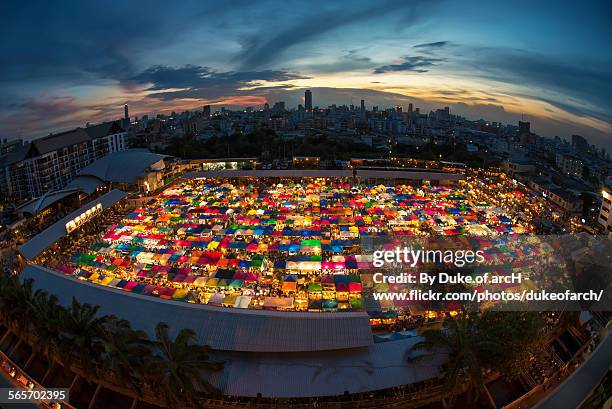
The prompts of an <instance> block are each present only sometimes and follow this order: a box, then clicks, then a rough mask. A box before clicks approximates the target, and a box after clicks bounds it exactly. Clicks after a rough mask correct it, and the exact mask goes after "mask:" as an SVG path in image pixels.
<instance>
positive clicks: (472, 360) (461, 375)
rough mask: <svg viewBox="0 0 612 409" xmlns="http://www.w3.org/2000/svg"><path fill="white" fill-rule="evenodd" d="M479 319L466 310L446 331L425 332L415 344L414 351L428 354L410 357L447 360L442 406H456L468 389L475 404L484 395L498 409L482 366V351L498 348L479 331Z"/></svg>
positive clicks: (450, 321)
mask: <svg viewBox="0 0 612 409" xmlns="http://www.w3.org/2000/svg"><path fill="white" fill-rule="evenodd" d="M479 320H480V316H479V314H478V313H476V312H473V313H472V312H467V311H465V310H464V311H463V314H461V315H460V316H459V317H458V318H449V319H447V321H446V328H445V329H444V330H442V331H440V330H428V331H425V332H424V333H423V337H424V340H423V341H421V342H419V343H417V344H416V345H414V347H413V348H412V351H425V353H424V354H420V355H418V356H415V357H412V358H409V359H410V360H421V359H423V358H424V357H426V356H430V355H434V354H443V355H445V356H446V358H447V360H446V362H445V364H444V366H443V368H442V371H443V376H444V384H443V387H442V404H443V405H444V407H445V408H450V407H453V405H454V402H455V399H456V396H457V395H458V394H460V393H461V392H462V391H463V388H467V392H468V395H470V396H471V397H472V399H473V401H474V402H476V401H477V400H478V398H479V397H480V394H481V393H482V392H484V394H485V396H486V398H487V401H488V403H489V405H490V406H491V407H492V408H496V405H495V402H494V401H493V398H492V397H491V395H490V394H489V393H488V390H487V388H486V385H485V377H484V371H483V367H482V365H481V363H480V359H479V358H480V355H481V351H482V350H489V349H490V348H494V347H495V340H494V339H491V337H489V336H487V334H482V333H481V332H480V331H479V325H478V323H479Z"/></svg>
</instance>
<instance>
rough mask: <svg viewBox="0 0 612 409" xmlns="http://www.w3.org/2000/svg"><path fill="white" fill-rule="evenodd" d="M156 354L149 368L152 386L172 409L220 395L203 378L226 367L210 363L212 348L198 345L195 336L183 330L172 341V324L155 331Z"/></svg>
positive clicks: (218, 363) (191, 332)
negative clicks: (202, 397) (213, 395)
mask: <svg viewBox="0 0 612 409" xmlns="http://www.w3.org/2000/svg"><path fill="white" fill-rule="evenodd" d="M155 336H156V339H155V351H154V355H153V357H152V358H151V359H150V361H149V364H148V365H147V370H146V374H147V380H148V384H149V386H150V387H151V388H152V389H153V390H155V391H159V392H161V395H162V396H163V399H164V401H165V403H166V405H168V406H169V407H179V406H180V405H182V404H185V403H190V404H194V403H195V402H197V399H198V395H199V393H200V392H205V393H208V394H217V393H219V391H218V390H217V389H216V388H215V387H213V386H212V385H211V384H210V383H209V382H208V381H207V380H205V379H204V378H203V372H214V371H219V370H221V369H222V368H223V363H221V362H212V361H210V359H209V356H208V355H209V348H208V347H206V346H201V345H196V344H194V340H195V338H196V335H195V332H194V331H193V330H191V329H182V330H181V331H180V332H179V333H178V335H177V336H176V338H175V339H174V340H172V339H171V338H170V336H169V334H168V324H166V323H163V322H160V323H159V324H157V326H156V327H155Z"/></svg>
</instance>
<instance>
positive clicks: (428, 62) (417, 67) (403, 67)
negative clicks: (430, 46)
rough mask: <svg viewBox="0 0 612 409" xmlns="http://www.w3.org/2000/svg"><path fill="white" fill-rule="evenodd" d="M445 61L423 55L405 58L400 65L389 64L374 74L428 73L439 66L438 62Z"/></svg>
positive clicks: (379, 68) (376, 70)
mask: <svg viewBox="0 0 612 409" xmlns="http://www.w3.org/2000/svg"><path fill="white" fill-rule="evenodd" d="M441 61H444V59H443V58H431V57H425V56H422V55H417V56H412V57H410V56H407V57H404V62H402V63H399V64H389V65H383V66H381V67H378V68H376V69H375V70H374V74H384V73H385V72H393V71H411V72H427V71H429V68H431V67H433V66H435V65H437V63H438V62H441Z"/></svg>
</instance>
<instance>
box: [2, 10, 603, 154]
mask: <svg viewBox="0 0 612 409" xmlns="http://www.w3.org/2000/svg"><path fill="white" fill-rule="evenodd" d="M487 4H488V3H487ZM589 6H590V7H581V8H576V7H575V4H573V3H570V2H562V3H558V2H554V3H552V2H539V3H538V4H536V5H529V4H527V3H521V2H514V3H513V4H511V5H510V4H499V5H496V7H490V6H486V5H485V3H481V2H473V3H471V4H469V5H466V4H460V3H459V2H454V1H433V2H424V1H414V2H392V1H387V2H383V3H377V4H375V5H372V4H369V3H365V2H363V3H360V2H357V3H351V4H350V5H349V4H345V3H342V2H334V3H333V4H328V3H321V4H320V5H319V6H318V7H315V8H312V9H305V8H303V7H300V4H298V3H295V4H294V3H291V2H283V3H277V2H264V3H258V4H257V5H254V4H250V3H246V2H244V3H243V2H236V3H232V4H215V3H208V2H204V3H193V4H190V3H181V4H178V5H176V6H175V7H173V8H172V9H168V8H167V7H166V5H162V4H158V5H155V4H150V3H146V4H145V3H142V4H138V3H131V4H130V5H119V4H110V5H108V4H104V5H102V4H97V5H96V4H79V5H78V6H76V5H73V6H71V5H68V4H66V5H64V6H63V7H62V8H57V7H54V6H53V5H47V4H45V3H41V4H39V5H38V6H36V7H34V8H32V9H29V10H24V9H23V8H22V7H20V6H18V5H14V4H12V5H11V4H5V5H3V6H2V7H3V8H4V9H5V12H6V13H7V15H11V16H12V18H11V19H9V20H8V21H7V24H6V25H5V26H4V27H3V28H2V29H1V30H2V31H3V34H4V35H5V37H6V38H14V39H16V40H14V41H6V42H4V43H3V45H2V46H1V47H2V49H3V51H4V55H11V56H13V58H11V59H10V62H8V63H7V64H3V66H2V68H0V78H2V83H3V85H2V87H1V89H0V96H1V97H2V98H1V99H2V103H1V104H0V119H1V124H2V125H0V136H1V137H2V138H9V139H13V138H16V137H24V138H31V137H37V136H43V135H45V134H48V133H49V132H56V131H60V130H62V129H67V128H71V127H75V126H82V125H84V124H85V123H86V122H92V123H95V122H100V121H102V120H107V119H113V118H120V117H121V116H122V112H121V110H122V106H123V104H124V103H129V105H130V113H131V115H142V114H147V113H148V114H152V113H169V112H171V111H182V110H185V109H194V108H197V107H201V106H202V105H213V106H225V107H229V108H238V107H244V106H254V107H260V106H262V105H263V104H264V103H265V102H268V103H270V105H272V104H273V103H274V102H277V101H286V102H287V106H288V107H293V106H296V105H297V104H300V103H301V104H302V105H304V103H305V101H304V91H305V90H306V89H310V90H312V93H313V106H320V107H325V106H327V105H330V104H333V103H336V104H338V105H342V104H346V105H349V104H351V103H353V104H355V105H358V104H359V101H360V100H361V99H365V100H366V104H367V105H368V108H371V107H372V106H373V105H379V106H380V107H381V108H382V107H391V106H395V105H400V106H404V107H407V106H408V104H409V103H413V105H414V106H415V107H421V109H422V111H424V112H428V111H429V110H430V109H435V108H440V107H443V106H450V109H451V111H452V112H454V113H457V114H459V115H462V116H465V117H467V118H469V119H478V118H484V119H487V120H490V121H502V122H505V123H516V122H517V121H518V120H519V119H520V118H521V117H522V116H523V115H524V117H525V120H529V121H530V122H531V123H532V128H533V130H534V131H535V132H536V133H538V134H541V135H544V136H554V135H559V136H561V137H564V138H566V139H568V138H569V137H570V135H571V134H573V133H579V134H582V135H584V136H585V137H587V138H588V140H589V142H590V143H595V144H597V145H598V146H602V147H606V148H609V147H610V146H611V143H612V138H611V136H612V125H611V122H612V121H611V117H610V114H609V112H610V109H611V108H612V101H611V98H610V95H612V92H611V89H610V87H611V85H610V84H612V77H611V74H610V72H609V71H610V70H609V68H607V67H609V66H610V62H612V61H610V54H609V52H607V51H608V50H609V46H610V38H612V36H611V35H610V34H611V32H610V31H611V29H610V26H609V25H608V24H607V19H608V17H607V16H609V15H610V6H609V5H607V4H606V3H604V2H590V3H589ZM576 19H580V20H581V21H582V22H584V23H585V24H579V25H578V24H573V23H572V22H573V21H575V20H576ZM32 24H35V26H36V27H37V28H38V29H37V30H30V29H28V27H32ZM364 26H367V28H368V29H367V30H363V27H364ZM468 27H469V29H468Z"/></svg>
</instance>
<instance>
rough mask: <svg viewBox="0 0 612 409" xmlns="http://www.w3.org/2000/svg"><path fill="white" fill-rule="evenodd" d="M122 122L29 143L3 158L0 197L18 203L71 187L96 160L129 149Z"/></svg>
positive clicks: (75, 130)
mask: <svg viewBox="0 0 612 409" xmlns="http://www.w3.org/2000/svg"><path fill="white" fill-rule="evenodd" d="M127 147H128V135H127V132H126V131H125V130H124V128H123V127H122V126H121V125H120V124H119V122H106V123H102V124H99V125H93V126H87V127H85V128H76V129H73V130H70V131H66V132H61V133H58V134H52V135H49V136H46V137H44V138H40V139H36V140H34V141H32V142H28V143H26V144H24V145H22V146H20V147H19V148H17V149H14V150H13V151H11V152H9V153H8V154H6V155H3V156H1V157H0V193H1V194H2V197H3V200H5V201H15V202H19V201H22V200H24V199H29V198H33V197H38V196H42V195H43V194H44V193H45V192H48V191H51V190H58V189H61V188H62V187H64V186H65V185H66V184H68V183H69V182H70V181H71V180H72V179H74V177H75V176H76V175H77V172H78V171H79V170H80V169H82V168H84V167H85V166H87V165H89V164H91V163H92V162H94V161H95V160H97V159H100V158H102V157H103V156H105V155H107V154H109V153H112V152H119V151H122V150H125V149H127Z"/></svg>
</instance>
